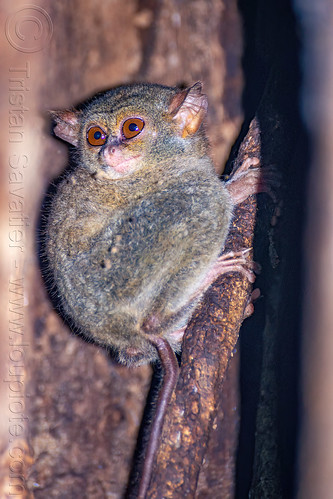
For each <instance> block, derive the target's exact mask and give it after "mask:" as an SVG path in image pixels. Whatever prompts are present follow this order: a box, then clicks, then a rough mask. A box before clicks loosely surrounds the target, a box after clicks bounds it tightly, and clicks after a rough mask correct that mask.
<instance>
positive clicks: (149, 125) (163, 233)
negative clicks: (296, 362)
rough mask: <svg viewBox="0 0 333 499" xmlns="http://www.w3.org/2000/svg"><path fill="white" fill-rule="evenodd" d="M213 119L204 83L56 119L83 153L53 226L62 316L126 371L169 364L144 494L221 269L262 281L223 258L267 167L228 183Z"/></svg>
mask: <svg viewBox="0 0 333 499" xmlns="http://www.w3.org/2000/svg"><path fill="white" fill-rule="evenodd" d="M206 112H207V98H206V96H205V95H204V94H203V93H202V87H201V84H200V83H196V84H195V85H194V86H192V87H191V88H187V89H185V90H181V89H178V88H170V87H165V86H161V85H155V84H134V85H127V86H122V87H118V88H116V89H113V90H110V91H107V92H104V93H102V94H98V95H97V96H96V97H94V98H93V99H91V100H90V101H89V102H88V103H87V104H86V105H85V106H84V107H82V108H81V109H80V110H68V111H60V112H54V113H53V118H54V121H55V127H54V132H55V135H57V136H58V137H59V138H61V139H63V140H64V141H66V142H69V143H70V144H71V145H73V146H74V147H75V148H76V152H75V154H74V160H75V165H74V169H71V170H70V171H69V172H68V173H67V174H65V176H64V178H63V180H62V182H61V183H60V185H59V186H58V189H57V193H56V195H55V197H54V199H53V202H52V206H51V210H50V215H49V219H48V225H47V243H46V251H47V256H48V264H49V269H50V271H51V272H52V274H53V280H54V283H55V285H56V288H57V292H58V294H59V296H60V299H61V303H62V308H63V310H64V311H65V314H66V315H67V316H68V318H69V320H70V322H71V323H72V324H73V326H74V327H75V329H76V330H79V331H81V332H82V333H83V334H85V335H87V336H88V337H91V338H93V339H94V340H95V341H96V342H98V343H100V344H102V345H106V346H109V347H111V348H112V349H113V350H114V351H115V352H116V354H117V357H118V360H119V361H120V362H121V363H125V364H127V365H140V364H143V363H147V362H153V361H156V360H158V359H160V360H161V362H162V366H163V368H164V372H165V375H164V378H165V383H164V387H162V389H161V394H160V399H159V402H158V406H157V416H156V419H157V420H158V422H157V423H155V427H154V428H153V430H154V431H153V432H152V436H151V439H150V442H149V444H148V451H147V458H146V462H145V465H144V471H143V476H142V483H141V486H140V492H139V497H144V496H145V493H146V490H147V487H148V485H149V480H150V476H151V469H152V463H153V457H154V453H155V449H156V446H157V440H158V436H159V433H160V429H161V424H162V423H161V421H162V420H163V411H164V410H165V408H166V406H167V403H168V401H169V399H170V396H171V394H172V391H173V388H174V385H175V382H176V379H177V370H178V365H177V361H176V357H175V354H174V351H175V352H179V351H180V349H181V341H182V337H183V334H184V331H185V328H186V325H187V324H188V322H189V319H190V318H191V315H192V314H193V311H194V309H195V307H196V306H197V304H198V302H199V301H200V299H201V297H202V296H203V294H204V292H205V291H206V290H207V288H208V287H209V286H210V284H211V283H212V282H213V281H214V280H215V279H216V278H217V276H218V275H220V274H222V273H226V272H242V273H243V274H245V275H246V276H247V277H248V279H249V280H251V281H252V280H253V273H252V271H251V263H250V262H249V261H248V258H247V254H246V252H244V251H240V252H239V253H237V254H226V255H222V256H220V255H221V252H222V250H223V247H224V243H225V239H226V237H227V234H228V230H229V225H230V221H231V218H232V212H233V207H234V205H235V204H237V203H239V202H241V201H243V200H244V199H246V197H248V196H249V195H250V194H253V193H255V192H256V189H257V187H256V185H257V184H256V180H257V178H258V173H257V170H258V169H256V168H254V169H250V170H248V169H247V168H245V169H244V170H243V171H242V168H241V169H240V170H239V173H238V174H236V175H235V177H234V178H232V179H231V180H230V181H229V182H227V183H223V182H222V181H221V180H220V179H219V178H218V176H217V174H216V173H215V170H214V167H213V163H212V161H211V159H210V156H209V146H208V141H207V138H206V135H205V133H204V130H203V127H202V126H201V125H202V122H203V119H204V117H205V115H206ZM253 164H254V165H255V161H253ZM249 172H252V173H249ZM253 172H254V173H253ZM249 175H250V176H251V175H252V177H253V181H250V182H246V181H245V182H244V179H245V178H249Z"/></svg>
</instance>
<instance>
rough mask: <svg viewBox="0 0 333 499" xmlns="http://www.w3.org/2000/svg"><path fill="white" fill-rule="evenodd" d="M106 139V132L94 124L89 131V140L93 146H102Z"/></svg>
mask: <svg viewBox="0 0 333 499" xmlns="http://www.w3.org/2000/svg"><path fill="white" fill-rule="evenodd" d="M106 139H107V136H106V133H105V132H104V130H102V128H100V127H99V126H92V127H91V128H89V130H88V131H87V141H88V143H89V144H90V145H91V146H102V145H103V144H105V142H106Z"/></svg>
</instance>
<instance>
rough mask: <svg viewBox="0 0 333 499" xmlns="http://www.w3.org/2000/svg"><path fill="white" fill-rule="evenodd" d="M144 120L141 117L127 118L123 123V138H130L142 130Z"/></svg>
mask: <svg viewBox="0 0 333 499" xmlns="http://www.w3.org/2000/svg"><path fill="white" fill-rule="evenodd" d="M144 126H145V122H144V121H143V120H142V119H141V118H129V119H128V120H126V121H125V122H124V124H123V128H122V134H123V137H124V138H125V139H132V138H133V137H136V136H137V135H139V133H140V132H142V130H143V128H144Z"/></svg>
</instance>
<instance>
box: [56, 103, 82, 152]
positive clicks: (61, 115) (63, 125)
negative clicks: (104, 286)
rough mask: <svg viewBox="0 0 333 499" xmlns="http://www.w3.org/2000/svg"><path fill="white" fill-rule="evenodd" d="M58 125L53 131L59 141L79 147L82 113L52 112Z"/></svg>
mask: <svg viewBox="0 0 333 499" xmlns="http://www.w3.org/2000/svg"><path fill="white" fill-rule="evenodd" d="M50 113H51V116H52V118H53V120H54V121H55V123H56V125H55V127H54V129H53V131H54V133H55V134H56V136H57V137H59V139H62V140H65V141H66V142H69V143H70V144H72V145H73V146H75V147H76V146H77V145H78V142H79V128H80V120H79V117H80V115H81V112H80V111H75V110H74V111H50Z"/></svg>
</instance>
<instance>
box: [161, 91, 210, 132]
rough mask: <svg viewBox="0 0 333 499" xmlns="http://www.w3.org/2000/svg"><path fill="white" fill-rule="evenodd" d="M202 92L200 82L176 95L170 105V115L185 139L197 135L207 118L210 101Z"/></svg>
mask: <svg viewBox="0 0 333 499" xmlns="http://www.w3.org/2000/svg"><path fill="white" fill-rule="evenodd" d="M201 90H202V84H201V82H200V81H198V82H197V83H195V85H193V87H190V88H186V89H185V90H182V91H181V92H179V93H178V94H176V95H175V96H174V97H173V98H172V99H171V102H170V104H169V113H170V114H171V115H173V120H174V121H176V122H177V124H178V125H179V132H180V134H181V136H182V137H183V138H185V137H187V136H188V135H193V134H195V132H196V131H197V130H198V129H199V127H200V125H201V123H202V121H203V119H204V117H205V116H206V113H207V108H208V101H207V96H206V95H205V94H202V93H201Z"/></svg>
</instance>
